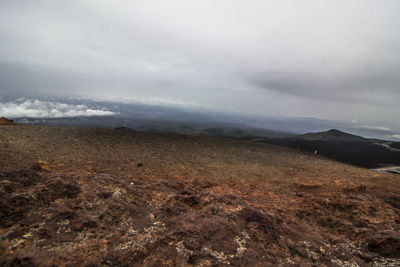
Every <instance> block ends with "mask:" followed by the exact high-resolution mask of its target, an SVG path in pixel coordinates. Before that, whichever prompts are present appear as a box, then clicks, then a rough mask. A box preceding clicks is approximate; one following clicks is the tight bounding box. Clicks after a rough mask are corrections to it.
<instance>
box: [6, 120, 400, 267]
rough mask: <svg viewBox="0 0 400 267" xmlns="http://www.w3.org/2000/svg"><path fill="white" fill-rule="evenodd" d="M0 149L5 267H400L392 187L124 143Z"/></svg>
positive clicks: (23, 137) (284, 155) (289, 163)
mask: <svg viewBox="0 0 400 267" xmlns="http://www.w3.org/2000/svg"><path fill="white" fill-rule="evenodd" d="M0 142H1V143H0V167H1V171H0V190H1V195H0V236H1V239H0V255H1V256H0V257H1V259H0V264H1V265H5V266H7V265H8V266H13V265H14V266H18V265H23V264H27V265H35V264H36V265H40V266H51V265H52V264H54V265H57V266H77V265H78V266H102V265H105V266H131V265H148V266H161V265H171V266H172V265H178V266H179V265H180V266H186V265H191V264H192V265H199V266H200V265H203V266H209V265H245V266H251V265H257V266H269V265H277V264H287V265H290V264H293V265H294V264H296V263H298V264H300V263H302V264H311V265H312V264H315V265H317V266H322V265H326V266H374V265H375V266H382V265H387V266H390V265H392V266H398V265H399V264H400V259H399V258H400V234H399V232H400V231H399V230H400V214H399V212H400V183H399V179H400V178H399V176H398V175H394V174H393V175H391V174H384V173H378V172H373V171H368V170H364V169H361V168H355V167H352V166H350V165H345V164H340V163H336V162H333V161H329V160H326V159H323V158H315V157H313V156H311V155H308V154H305V153H301V152H298V151H294V150H290V149H286V148H281V147H278V146H271V145H266V144H259V143H251V142H244V141H236V140H229V139H221V138H210V137H193V136H192V137H191V136H179V135H165V134H145V133H136V132H131V131H129V130H126V129H121V130H110V129H90V128H77V127H28V126H6V127H0ZM38 161H40V162H39V163H38Z"/></svg>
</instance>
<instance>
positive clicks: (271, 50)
mask: <svg viewBox="0 0 400 267" xmlns="http://www.w3.org/2000/svg"><path fill="white" fill-rule="evenodd" d="M399 9H400V3H399V2H398V1H395V0H394V1H391V0H386V1H379V2H376V1H362V3H361V2H360V1H344V0H343V1H335V2H332V1H321V0H318V1H316V0H308V1H302V2H301V3H300V2H298V3H293V2H292V1H279V2H276V1H261V0H260V1H257V0H255V1H251V2H242V1H228V0H222V1H211V0H204V1H184V0H173V1H155V0H149V1H112V2H110V1H101V0H97V1H94V0H93V1H92V0H88V1H84V2H82V1H65V2H60V1H48V0H43V1H40V2H38V1H0V25H1V26H0V68H1V71H0V93H1V94H0V95H1V97H2V98H3V100H10V99H13V98H17V97H21V96H25V97H30V98H38V99H47V100H49V99H53V98H57V99H61V100H62V99H63V98H74V97H75V98H88V99H94V100H96V99H100V100H103V101H107V100H108V101H125V102H129V101H131V102H140V103H142V102H143V103H166V104H168V105H179V106H186V107H196V108H199V109H200V108H203V109H207V110H216V111H225V112H231V113H244V114H249V115H250V114H253V115H260V116H263V115H274V114H275V115H276V114H279V115H283V116H294V115H295V116H315V117H321V118H326V119H337V120H347V121H351V120H357V121H360V123H363V124H368V125H386V124H388V125H393V124H394V125H395V124H397V116H398V114H399V113H400V108H399V105H398V103H399V101H400V90H399V88H400V75H399V73H400V34H399V31H398V30H397V25H399V24H400V17H399V16H398V12H397V10H399ZM391 127H392V126H391ZM392 128H395V127H392Z"/></svg>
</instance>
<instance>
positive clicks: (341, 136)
mask: <svg viewBox="0 0 400 267" xmlns="http://www.w3.org/2000/svg"><path fill="white" fill-rule="evenodd" d="M294 139H298V140H299V139H300V140H309V141H317V140H318V141H364V140H365V138H363V137H361V136H358V135H353V134H349V133H345V132H342V131H339V130H336V129H331V130H329V131H325V132H318V133H307V134H302V135H299V136H297V137H294Z"/></svg>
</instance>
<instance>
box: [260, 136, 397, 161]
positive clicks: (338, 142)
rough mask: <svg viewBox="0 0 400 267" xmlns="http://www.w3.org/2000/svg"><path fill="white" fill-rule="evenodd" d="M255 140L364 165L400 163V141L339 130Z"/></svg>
mask: <svg viewBox="0 0 400 267" xmlns="http://www.w3.org/2000/svg"><path fill="white" fill-rule="evenodd" d="M254 141H259V142H264V143H269V144H278V145H281V146H286V147H290V148H295V149H300V150H303V151H308V152H311V153H313V152H314V151H315V150H317V152H318V154H319V155H323V156H326V157H328V158H331V159H334V160H337V161H341V162H345V163H349V164H352V165H357V166H360V167H364V168H379V167H387V166H400V149H399V148H400V143H398V142H393V141H386V140H378V139H369V138H363V137H361V136H357V135H353V134H349V133H346V132H342V131H339V130H336V129H332V130H329V131H324V132H316V133H307V134H302V135H297V136H294V137H288V138H262V139H257V140H254Z"/></svg>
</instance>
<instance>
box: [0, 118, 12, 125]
mask: <svg viewBox="0 0 400 267" xmlns="http://www.w3.org/2000/svg"><path fill="white" fill-rule="evenodd" d="M13 124H14V121H13V120H9V119H7V118H4V117H0V126H4V125H7V126H8V125H13Z"/></svg>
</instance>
